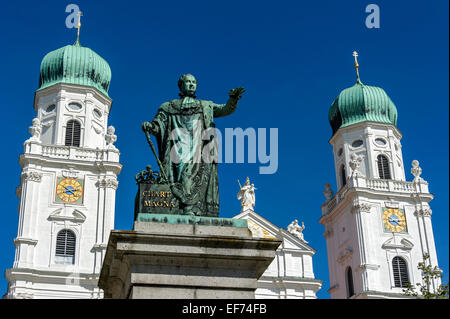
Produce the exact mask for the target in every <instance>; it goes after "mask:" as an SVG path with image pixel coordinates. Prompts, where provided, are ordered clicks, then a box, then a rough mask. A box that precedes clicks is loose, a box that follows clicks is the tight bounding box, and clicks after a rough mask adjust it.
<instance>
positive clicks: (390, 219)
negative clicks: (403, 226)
mask: <svg viewBox="0 0 450 319" xmlns="http://www.w3.org/2000/svg"><path fill="white" fill-rule="evenodd" d="M389 222H390V223H393V224H395V225H399V224H400V223H399V221H398V220H396V219H394V218H392V217H389Z"/></svg>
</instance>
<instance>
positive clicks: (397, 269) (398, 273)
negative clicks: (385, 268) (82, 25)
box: [392, 256, 409, 288]
mask: <svg viewBox="0 0 450 319" xmlns="http://www.w3.org/2000/svg"><path fill="white" fill-rule="evenodd" d="M392 271H393V273H394V285H395V287H400V288H406V287H407V285H408V283H409V276H408V265H407V264H406V261H405V260H404V259H403V258H402V257H398V256H397V257H394V258H393V259H392Z"/></svg>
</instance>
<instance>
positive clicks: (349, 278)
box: [345, 266, 355, 298]
mask: <svg viewBox="0 0 450 319" xmlns="http://www.w3.org/2000/svg"><path fill="white" fill-rule="evenodd" d="M345 279H346V281H347V298H350V297H351V296H353V295H354V294H355V289H354V288H353V274H352V267H350V266H349V267H347V270H346V272H345Z"/></svg>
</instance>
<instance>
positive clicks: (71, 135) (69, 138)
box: [65, 120, 81, 146]
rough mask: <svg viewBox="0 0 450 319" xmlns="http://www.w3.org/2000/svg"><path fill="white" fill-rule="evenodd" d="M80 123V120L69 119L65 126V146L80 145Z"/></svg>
mask: <svg viewBox="0 0 450 319" xmlns="http://www.w3.org/2000/svg"><path fill="white" fill-rule="evenodd" d="M80 135H81V125H80V122H78V121H75V120H70V121H68V122H67V126H66V141H65V145H67V146H80Z"/></svg>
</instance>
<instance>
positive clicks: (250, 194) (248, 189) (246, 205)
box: [237, 177, 257, 211]
mask: <svg viewBox="0 0 450 319" xmlns="http://www.w3.org/2000/svg"><path fill="white" fill-rule="evenodd" d="M256 189H257V188H255V185H254V184H250V179H249V178H248V177H247V180H246V181H245V183H244V185H243V186H242V187H241V189H240V190H239V193H238V194H237V198H238V199H239V200H240V201H241V207H242V211H245V210H247V209H251V210H253V208H254V207H255V190H256Z"/></svg>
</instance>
